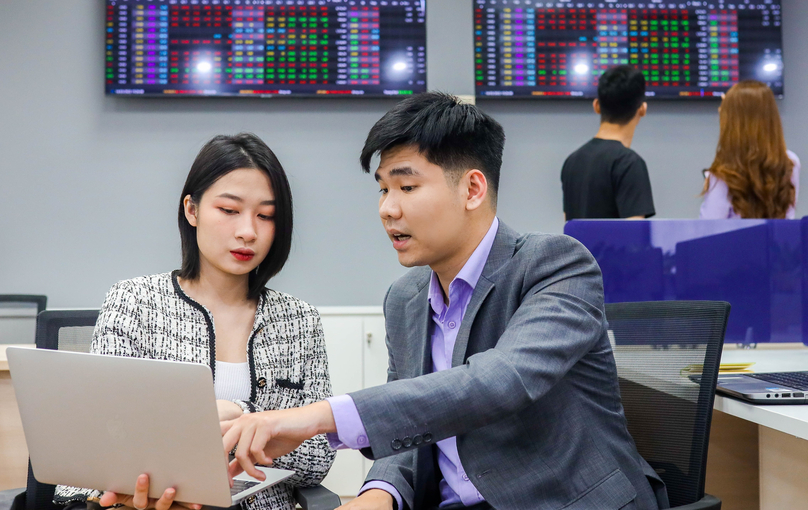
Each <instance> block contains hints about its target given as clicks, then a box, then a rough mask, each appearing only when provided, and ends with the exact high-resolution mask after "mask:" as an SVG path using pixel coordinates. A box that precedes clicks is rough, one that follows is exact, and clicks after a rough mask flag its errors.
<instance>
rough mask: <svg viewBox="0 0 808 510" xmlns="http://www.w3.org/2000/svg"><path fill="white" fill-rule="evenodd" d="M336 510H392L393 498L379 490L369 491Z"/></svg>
mask: <svg viewBox="0 0 808 510" xmlns="http://www.w3.org/2000/svg"><path fill="white" fill-rule="evenodd" d="M337 510H393V496H391V495H390V493H389V492H387V491H383V490H381V489H370V490H369V491H365V492H363V493H362V494H360V495H359V496H357V497H356V498H355V499H353V500H352V501H349V502H348V503H345V504H344V505H342V506H341V507H339V508H337Z"/></svg>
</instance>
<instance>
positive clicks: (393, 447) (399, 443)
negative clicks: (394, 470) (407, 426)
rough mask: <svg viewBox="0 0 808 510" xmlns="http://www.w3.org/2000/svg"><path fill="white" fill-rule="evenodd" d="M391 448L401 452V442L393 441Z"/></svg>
mask: <svg viewBox="0 0 808 510" xmlns="http://www.w3.org/2000/svg"><path fill="white" fill-rule="evenodd" d="M390 448H392V449H393V450H395V451H398V450H400V449H401V441H400V440H398V439H393V442H392V443H390Z"/></svg>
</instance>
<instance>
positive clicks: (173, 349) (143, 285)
mask: <svg viewBox="0 0 808 510" xmlns="http://www.w3.org/2000/svg"><path fill="white" fill-rule="evenodd" d="M215 342H216V339H215V327H214V324H213V316H212V315H211V313H210V312H209V311H208V310H207V309H205V307H203V306H202V305H201V304H199V303H197V302H195V301H193V300H192V299H191V298H190V297H188V296H187V295H186V294H185V293H184V292H183V291H182V289H181V288H180V286H179V284H178V283H177V278H176V272H175V273H164V274H158V275H153V276H143V277H140V278H134V279H131V280H124V281H122V282H119V283H117V284H115V285H114V286H113V287H112V288H111V289H110V291H109V292H108V293H107V297H106V299H105V301H104V305H103V307H102V309H101V314H100V315H99V317H98V322H97V323H96V326H95V332H94V334H93V343H92V348H91V352H94V353H99V354H108V355H113V356H128V357H141V358H150V359H161V360H172V361H186V362H192V363H205V364H207V365H209V366H210V367H211V370H214V378H215V377H216V374H215V358H216V357H215V345H216V344H215ZM247 348H248V353H247V359H248V361H249V363H250V375H251V382H252V395H251V398H250V400H249V401H236V403H238V404H239V405H240V406H241V407H242V408H243V409H245V410H246V411H247V412H253V411H255V412H257V411H265V410H270V409H288V408H291V407H300V406H304V405H307V404H311V403H314V402H318V401H320V400H323V399H325V398H326V397H329V396H331V380H330V378H329V375H328V361H327V358H326V351H325V339H324V337H323V328H322V324H321V322H320V315H319V313H318V312H317V309H315V308H314V307H313V306H311V305H309V304H307V303H305V302H303V301H301V300H299V299H296V298H294V297H292V296H290V295H288V294H284V293H281V292H276V291H274V290H270V289H265V291H264V293H263V295H262V296H261V299H260V301H259V303H258V308H257V310H256V314H255V321H254V324H253V330H252V333H251V335H250V340H249V343H248V347H247ZM335 455H336V452H335V451H334V450H332V449H331V448H330V447H329V445H328V441H327V440H326V438H325V436H317V437H315V438H313V439H310V440H308V441H306V442H304V443H303V444H302V445H300V447H299V448H298V449H297V450H295V451H294V452H292V453H290V454H288V455H285V456H283V457H280V458H278V459H276V460H275V463H274V467H278V468H283V469H291V470H294V471H295V472H296V474H295V475H294V476H292V477H291V478H289V479H287V480H286V481H284V482H283V483H281V484H278V485H275V486H273V487H270V488H269V489H267V490H265V491H263V492H260V493H258V494H257V495H256V497H255V499H254V500H253V499H252V498H248V500H247V501H249V502H247V501H245V502H242V504H241V506H242V508H244V509H250V510H268V509H272V510H286V509H289V510H291V509H293V508H294V507H295V503H294V499H293V497H292V488H293V487H294V486H310V485H316V484H318V483H320V481H322V479H323V478H325V475H326V474H327V473H328V470H329V468H330V467H331V464H332V463H333V461H334V457H335ZM132 482H133V483H134V480H133V481H132ZM98 495H99V494H98V492H97V491H90V490H88V489H76V488H72V487H65V486H59V487H57V491H56V497H55V500H56V502H58V503H63V504H64V503H67V502H69V501H75V500H84V499H85V498H86V497H91V496H98Z"/></svg>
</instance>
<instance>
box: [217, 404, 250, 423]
mask: <svg viewBox="0 0 808 510" xmlns="http://www.w3.org/2000/svg"><path fill="white" fill-rule="evenodd" d="M216 407H217V408H218V409H219V421H220V422H221V421H230V420H235V419H237V418H239V417H241V415H242V414H244V410H242V409H241V407H239V405H238V404H236V403H235V402H231V401H229V400H217V401H216Z"/></svg>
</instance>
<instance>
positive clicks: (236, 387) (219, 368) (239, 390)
mask: <svg viewBox="0 0 808 510" xmlns="http://www.w3.org/2000/svg"><path fill="white" fill-rule="evenodd" d="M213 389H214V390H215V392H216V399H217V400H249V399H250V392H251V391H252V385H251V384H250V364H249V363H247V362H246V361H245V362H243V363H229V362H227V361H219V360H216V380H215V381H214V382H213Z"/></svg>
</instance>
